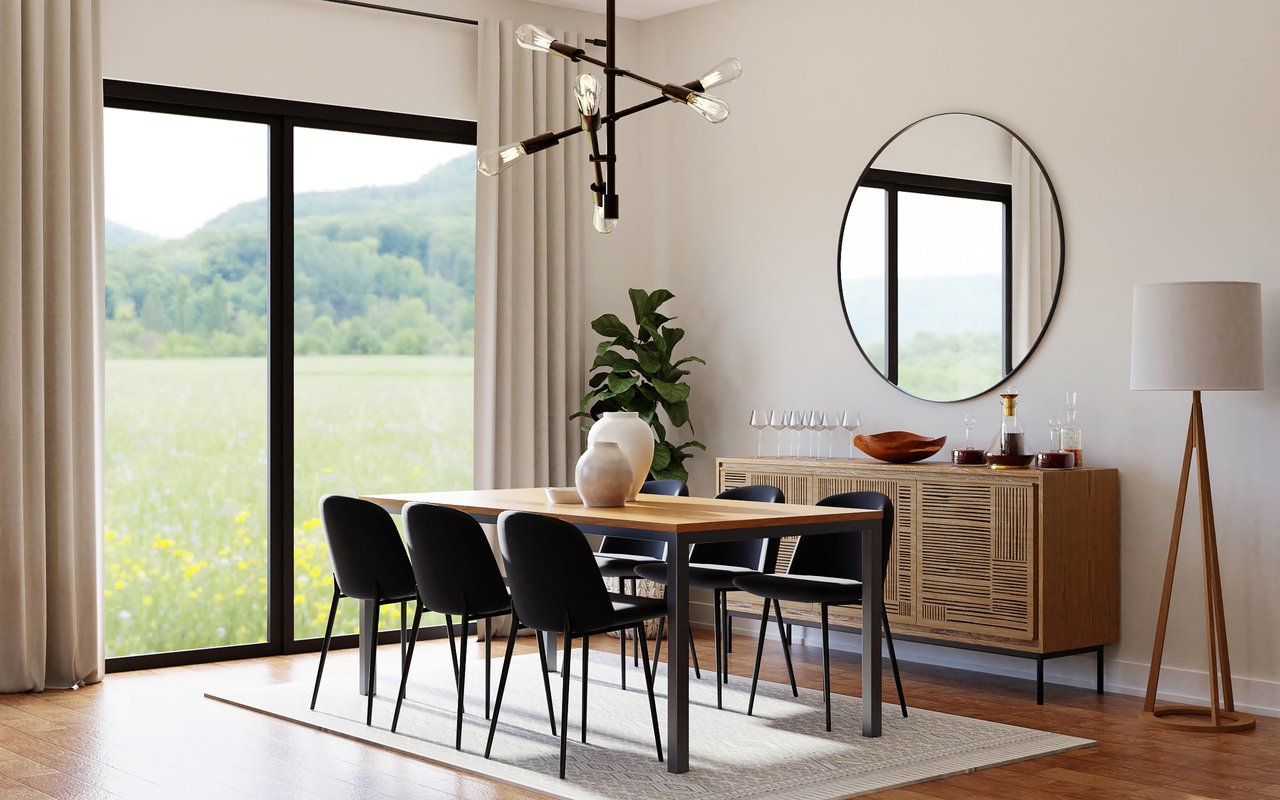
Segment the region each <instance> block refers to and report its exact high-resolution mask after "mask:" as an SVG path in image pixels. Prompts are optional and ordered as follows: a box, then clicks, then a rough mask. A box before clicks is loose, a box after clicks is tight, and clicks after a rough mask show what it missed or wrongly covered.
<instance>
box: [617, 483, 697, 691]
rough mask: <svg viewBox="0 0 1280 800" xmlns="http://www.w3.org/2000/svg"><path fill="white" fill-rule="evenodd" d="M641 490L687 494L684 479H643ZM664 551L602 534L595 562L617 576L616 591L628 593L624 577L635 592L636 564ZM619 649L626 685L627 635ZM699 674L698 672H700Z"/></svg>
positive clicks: (636, 650) (635, 655)
mask: <svg viewBox="0 0 1280 800" xmlns="http://www.w3.org/2000/svg"><path fill="white" fill-rule="evenodd" d="M640 494H660V495H666V496H668V497H688V496H689V487H688V486H687V485H685V482H684V481H678V480H656V481H645V482H644V485H643V486H641V487H640ZM666 555H667V546H666V545H665V544H664V543H662V542H650V541H645V540H643V539H626V538H623V537H621V536H605V537H604V538H603V539H602V540H601V541H600V547H599V549H597V550H596V563H597V564H598V565H599V566H600V574H601V575H603V576H604V577H606V578H617V579H618V592H619V593H621V594H626V593H627V581H631V594H635V593H636V582H637V580H639V579H638V578H637V577H636V565H637V564H648V563H654V562H657V563H663V559H665V558H666ZM618 650H619V652H620V654H621V657H622V688H623V689H625V688H627V637H626V634H625V633H624V634H620V635H619V637H618ZM631 652H632V660H633V661H634V662H635V666H640V647H639V645H638V644H636V643H635V642H632V644H631ZM699 674H701V673H699Z"/></svg>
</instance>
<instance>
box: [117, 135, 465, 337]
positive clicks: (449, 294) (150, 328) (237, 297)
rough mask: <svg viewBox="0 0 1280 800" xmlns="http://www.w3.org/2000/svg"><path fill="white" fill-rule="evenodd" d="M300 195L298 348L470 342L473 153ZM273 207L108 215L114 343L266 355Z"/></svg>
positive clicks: (296, 278)
mask: <svg viewBox="0 0 1280 800" xmlns="http://www.w3.org/2000/svg"><path fill="white" fill-rule="evenodd" d="M294 206H295V215H294V216H295V220H296V223H295V238H294V300H295V303H294V342H295V348H296V350H297V352H299V353H300V354H310V353H400V354H426V353H438V354H466V353H470V352H471V350H472V338H473V329H474V306H475V304H474V293H475V290H474V285H475V283H474V275H475V159H474V157H473V156H470V155H468V156H463V157H460V158H457V159H454V160H452V161H449V162H447V163H445V164H442V165H440V166H439V167H437V168H435V169H434V170H432V171H431V172H430V173H428V174H427V175H425V176H423V177H422V178H421V179H419V180H417V181H414V182H413V183H409V184H404V185H400V186H370V187H363V188H359V189H348V190H342V191H334V192H310V193H303V194H299V195H297V196H296V197H295V198H294ZM266 220H267V202H266V200H265V199H264V200H256V201H252V202H247V203H242V204H240V205H237V206H235V207H233V208H231V209H228V210H227V211H226V212H224V213H223V214H221V215H219V216H218V217H216V218H215V219H213V220H211V221H210V222H209V223H208V224H206V225H205V226H203V227H202V228H200V229H199V230H197V231H195V232H193V233H191V234H189V235H187V236H186V237H184V238H182V239H172V240H156V239H153V238H151V237H148V236H147V235H146V234H142V233H140V232H138V231H132V230H131V229H128V228H125V227H124V226H122V225H117V224H116V223H111V222H108V225H107V298H106V305H107V308H106V311H107V332H108V338H107V352H108V355H109V356H113V357H173V356H201V355H222V356H230V355H262V354H264V353H265V352H266V313H267V281H266V278H267V266H266V265H267V256H268V253H267V247H268V242H267V227H266Z"/></svg>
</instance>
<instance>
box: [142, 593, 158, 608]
mask: <svg viewBox="0 0 1280 800" xmlns="http://www.w3.org/2000/svg"><path fill="white" fill-rule="evenodd" d="M154 602H155V601H154V600H152V599H151V595H147V596H146V597H144V598H142V604H143V605H144V606H149V605H151V604H152V603H154Z"/></svg>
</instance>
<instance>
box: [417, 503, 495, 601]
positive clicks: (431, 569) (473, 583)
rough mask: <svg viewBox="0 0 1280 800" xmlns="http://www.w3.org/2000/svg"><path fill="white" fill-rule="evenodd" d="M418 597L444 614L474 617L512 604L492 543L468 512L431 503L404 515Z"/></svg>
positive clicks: (419, 506)
mask: <svg viewBox="0 0 1280 800" xmlns="http://www.w3.org/2000/svg"><path fill="white" fill-rule="evenodd" d="M401 513H402V514H403V515H404V525H405V533H406V535H407V537H408V539H409V561H410V563H411V564H412V565H413V575H414V577H415V578H416V579H417V581H418V597H420V598H422V602H423V604H424V605H425V606H426V607H427V608H428V609H430V610H432V611H435V612H437V613H440V614H463V613H473V614H474V613H476V612H478V611H487V610H492V609H497V608H502V607H504V606H505V605H506V604H507V603H509V602H510V598H509V597H508V595H507V585H506V583H505V582H504V581H503V580H502V573H501V572H500V571H499V570H498V562H497V560H495V559H494V557H493V550H492V549H491V548H490V547H489V540H488V538H487V537H486V536H485V535H484V529H483V528H481V527H480V523H478V522H476V521H475V520H474V519H472V517H471V515H470V514H466V513H464V512H462V511H458V510H456V509H452V508H445V507H444V506H436V505H431V504H429V503H410V504H409V505H407V506H405V507H404V510H403V511H402V512H401Z"/></svg>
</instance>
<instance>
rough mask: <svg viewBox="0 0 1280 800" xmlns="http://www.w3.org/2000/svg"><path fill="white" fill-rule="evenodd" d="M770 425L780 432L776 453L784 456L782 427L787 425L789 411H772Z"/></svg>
mask: <svg viewBox="0 0 1280 800" xmlns="http://www.w3.org/2000/svg"><path fill="white" fill-rule="evenodd" d="M769 427H770V428H773V429H774V430H775V431H777V432H778V452H777V453H776V454H775V455H776V456H777V457H778V458H782V429H783V428H785V427H787V412H785V411H770V412H769Z"/></svg>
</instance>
